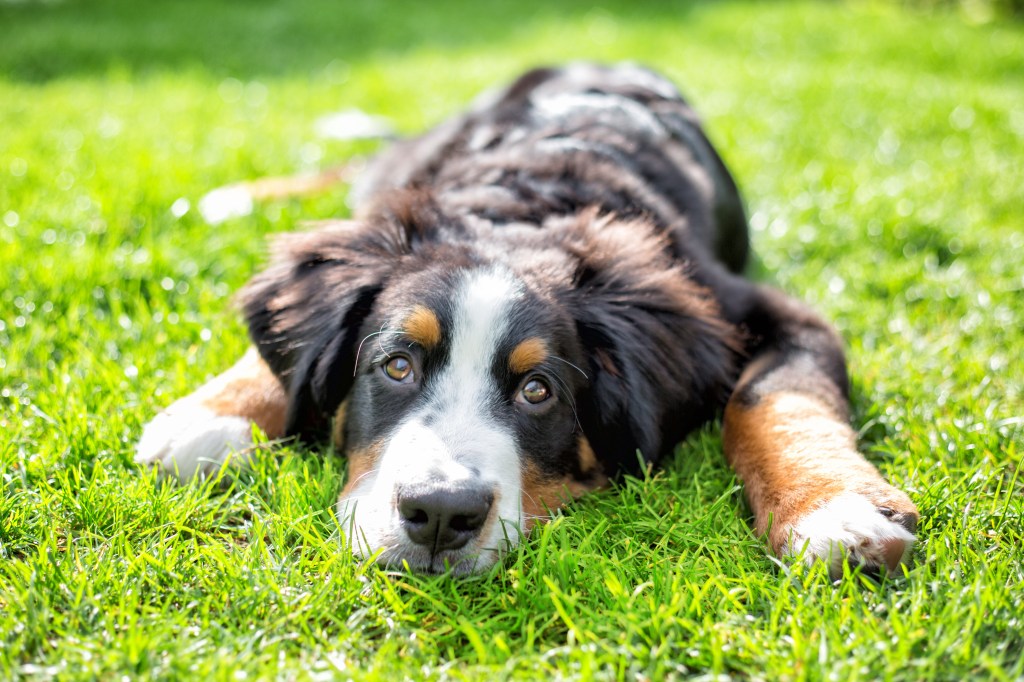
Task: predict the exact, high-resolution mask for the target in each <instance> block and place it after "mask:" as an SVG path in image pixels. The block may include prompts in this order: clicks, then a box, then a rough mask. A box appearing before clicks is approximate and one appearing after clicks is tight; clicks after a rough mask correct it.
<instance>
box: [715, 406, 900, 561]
mask: <svg viewBox="0 0 1024 682" xmlns="http://www.w3.org/2000/svg"><path fill="white" fill-rule="evenodd" d="M723 437H724V441H725V451H726V455H727V457H728V459H729V461H730V463H731V464H732V465H733V467H734V468H735V469H736V473H737V474H738V475H739V477H740V479H741V480H742V481H743V483H744V485H745V488H746V495H747V499H748V501H749V502H750V506H751V507H752V509H753V511H754V525H755V529H756V530H757V532H758V533H759V534H762V535H763V534H765V533H767V535H768V543H769V545H770V546H771V548H772V551H773V552H774V553H775V554H776V555H777V556H785V555H787V554H799V553H800V552H803V553H804V558H805V560H807V561H808V562H811V561H815V560H818V559H821V560H823V561H825V562H827V563H828V564H829V570H830V572H831V574H832V576H833V577H839V576H840V575H842V562H843V560H844V559H845V558H849V559H850V560H851V562H853V563H861V564H865V565H867V566H869V567H872V568H876V567H877V568H881V569H884V570H887V571H889V572H893V571H896V570H897V568H898V566H899V564H900V563H901V562H903V561H905V560H906V559H907V556H908V554H909V552H910V549H911V547H912V545H913V543H914V535H913V532H914V530H915V529H916V526H917V508H916V507H915V506H914V504H913V502H911V501H910V498H909V497H907V495H906V494H905V493H903V492H902V491H900V490H897V489H896V488H894V487H892V486H891V485H889V484H888V483H886V482H885V480H884V479H883V478H882V476H881V474H879V472H878V470H877V469H876V468H875V467H874V466H872V465H871V464H870V463H869V462H867V461H866V460H865V459H864V457H863V456H861V454H860V453H859V452H858V451H857V449H856V444H855V442H854V433H853V430H852V429H851V428H850V426H849V425H848V424H847V423H846V422H845V421H843V420H841V419H840V418H838V417H837V416H836V415H835V414H834V413H833V412H832V411H831V410H830V409H829V408H828V406H826V405H823V404H821V403H820V402H818V401H816V400H815V399H814V398H813V397H811V396H807V395H802V394H799V393H785V392H783V393H775V394H771V395H769V396H766V397H765V398H763V399H762V400H761V401H760V402H759V403H758V404H756V405H753V406H744V405H742V404H741V403H739V402H738V401H734V402H732V403H730V404H729V406H728V407H727V408H726V413H725V426H724V429H723Z"/></svg>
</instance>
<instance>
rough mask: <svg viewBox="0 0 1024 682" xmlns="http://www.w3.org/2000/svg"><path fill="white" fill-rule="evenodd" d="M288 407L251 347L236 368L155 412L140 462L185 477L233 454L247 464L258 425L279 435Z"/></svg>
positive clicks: (144, 437)
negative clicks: (254, 432) (254, 431)
mask: <svg viewBox="0 0 1024 682" xmlns="http://www.w3.org/2000/svg"><path fill="white" fill-rule="evenodd" d="M287 409H288V399H287V395H286V393H285V390H284V387H283V386H281V382H280V381H278V379H277V377H275V376H274V374H273V373H272V372H271V371H270V368H269V367H267V365H266V363H264V362H263V359H262V358H260V356H259V354H258V353H257V352H256V349H255V348H250V349H249V351H248V352H246V354H245V355H244V356H243V357H242V359H241V360H239V361H238V362H237V363H235V365H234V366H233V367H231V369H229V370H227V371H226V372H224V373H223V374H220V375H218V376H216V377H214V378H213V379H212V380H210V381H209V382H208V383H206V384H204V385H203V386H202V387H200V388H199V389H198V390H196V391H195V392H194V393H191V394H189V395H187V396H185V397H184V398H181V399H179V400H177V401H175V402H174V403H173V404H171V406H170V407H168V408H167V409H166V410H164V411H163V412H161V413H160V414H158V415H157V416H156V417H154V418H153V420H152V421H150V422H149V423H148V424H147V425H146V427H145V429H144V430H143V433H142V438H141V439H140V440H139V444H138V446H137V447H136V454H135V461H136V462H138V463H140V464H153V465H156V466H159V467H160V468H161V470H162V471H164V472H166V473H168V474H174V475H176V476H177V477H178V478H179V479H181V480H186V479H189V478H192V477H193V476H195V475H196V474H210V473H212V472H215V471H217V470H218V469H219V468H220V467H221V465H222V464H223V463H224V462H225V460H227V459H229V458H235V461H237V462H239V463H244V462H245V461H246V459H247V457H248V448H249V447H250V446H251V445H252V424H253V423H254V422H255V423H256V425H257V426H259V427H260V429H262V430H263V431H264V432H265V433H266V434H267V436H269V437H270V438H279V437H281V436H282V435H283V434H284V422H285V416H286V413H287Z"/></svg>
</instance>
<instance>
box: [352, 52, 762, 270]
mask: <svg viewBox="0 0 1024 682" xmlns="http://www.w3.org/2000/svg"><path fill="white" fill-rule="evenodd" d="M420 186H429V187H430V188H431V190H432V193H433V195H434V198H435V200H436V201H437V202H438V203H439V205H440V207H441V208H442V210H443V211H444V212H445V213H447V214H448V215H459V216H472V218H473V220H481V219H483V220H487V221H490V222H491V223H493V224H504V223H511V222H529V223H532V224H538V223H540V224H543V223H544V222H545V221H547V220H550V219H554V218H559V217H562V216H567V215H575V214H578V213H579V212H580V211H581V210H582V209H584V208H587V207H598V208H599V209H600V210H601V211H602V212H607V213H614V214H615V215H617V216H619V217H620V218H631V217H644V218H646V219H648V220H651V221H653V222H654V223H655V224H657V225H659V226H660V227H662V228H663V229H665V230H668V231H671V233H672V234H673V237H674V239H675V241H676V244H677V255H678V256H684V255H685V254H688V253H690V252H691V250H692V249H694V248H701V247H703V248H706V249H708V250H710V251H711V253H712V254H713V255H714V256H715V257H716V258H717V259H718V260H720V261H721V262H723V263H724V264H725V265H726V266H728V267H729V268H730V269H731V270H733V271H735V272H738V271H740V270H742V269H743V266H744V264H745V262H746V257H747V233H746V219H745V217H744V213H743V207H742V203H741V201H740V197H739V193H738V191H737V189H736V185H735V183H734V182H733V180H732V178H731V177H730V176H729V173H728V172H727V171H726V169H725V166H724V165H723V164H722V161H721V159H720V158H719V157H718V155H717V153H716V152H715V151H714V149H713V148H712V147H711V144H710V143H709V142H708V140H707V138H706V137H705V135H704V132H703V131H702V129H701V127H700V124H699V121H698V119H697V115H696V114H695V113H694V111H693V110H692V109H691V108H690V106H689V105H688V104H687V103H686V102H685V101H684V100H683V98H682V96H681V95H680V94H679V91H678V90H677V89H676V88H675V86H674V85H672V84H671V83H670V82H669V81H667V80H665V79H664V78H662V77H661V76H658V75H657V74H655V73H653V72H651V71H648V70H647V69H644V68H641V67H639V66H634V65H628V64H622V65H616V66H597V65H591V64H576V65H572V66H568V67H565V68H562V69H535V70H533V71H530V72H529V73H526V74H525V75H523V76H522V77H520V78H519V79H518V80H516V81H515V82H514V83H513V84H512V85H510V86H508V87H506V88H504V89H503V90H500V91H493V92H489V93H486V94H484V95H483V96H481V97H480V98H479V99H478V100H477V102H476V103H475V105H474V106H473V107H471V108H470V110H469V111H468V112H467V113H466V114H465V115H463V116H460V117H457V118H455V119H452V120H451V121H449V122H447V123H445V124H442V125H441V126H439V127H438V128H435V129H433V130H431V131H430V132H428V133H426V134H425V135H422V136H420V137H416V138H412V139H409V140H406V141H403V142H400V143H398V144H396V145H395V146H393V147H392V148H390V149H389V150H388V151H386V152H385V153H384V154H382V155H381V156H380V157H379V158H378V159H377V161H376V162H375V163H374V165H373V166H372V167H371V168H370V169H369V172H368V173H366V174H365V175H364V176H363V178H362V180H361V182H359V183H358V184H357V185H356V186H355V187H354V188H353V192H352V201H353V203H354V205H355V208H356V209H357V211H363V210H365V209H366V207H368V206H371V205H372V204H373V198H374V197H375V196H376V195H377V194H378V193H380V192H381V191H383V190H386V189H389V188H397V187H412V188H415V187H420ZM690 235H692V236H693V238H694V239H691V238H690Z"/></svg>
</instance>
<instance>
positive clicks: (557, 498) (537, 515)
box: [523, 436, 608, 534]
mask: <svg viewBox="0 0 1024 682" xmlns="http://www.w3.org/2000/svg"><path fill="white" fill-rule="evenodd" d="M578 457H579V462H580V468H581V469H582V471H583V477H584V478H583V480H579V479H576V478H574V477H573V476H562V477H557V478H550V477H546V476H544V475H542V474H541V472H539V471H538V470H537V468H536V467H535V466H534V465H533V464H531V463H529V462H528V463H527V464H526V465H525V466H524V467H523V516H524V521H523V526H524V528H523V533H527V534H528V533H529V532H530V529H531V528H533V526H534V524H536V523H542V522H544V521H546V520H547V519H548V517H549V511H555V510H556V509H560V508H561V507H563V506H565V505H566V504H567V503H569V502H571V501H572V500H575V499H579V498H580V497H583V496H584V495H586V494H587V493H589V492H592V491H594V490H600V489H601V488H604V487H606V486H607V485H608V477H607V476H605V475H604V472H602V471H601V469H600V467H599V466H598V464H597V459H596V457H594V451H593V450H592V449H591V447H590V443H588V442H587V439H586V438H584V437H582V436H581V437H580V440H579V454H578Z"/></svg>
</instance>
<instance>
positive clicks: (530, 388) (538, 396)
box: [519, 379, 551, 405]
mask: <svg viewBox="0 0 1024 682" xmlns="http://www.w3.org/2000/svg"><path fill="white" fill-rule="evenodd" d="M550 397H551V389H550V388H548V385H547V384H546V383H544V382H543V381H542V380H541V379H530V380H529V381H527V382H526V384H525V385H524V386H523V389H522V390H521V391H519V399H520V400H523V401H526V402H528V403H530V404H531V405H539V404H540V403H542V402H544V401H545V400H547V399H548V398H550Z"/></svg>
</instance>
